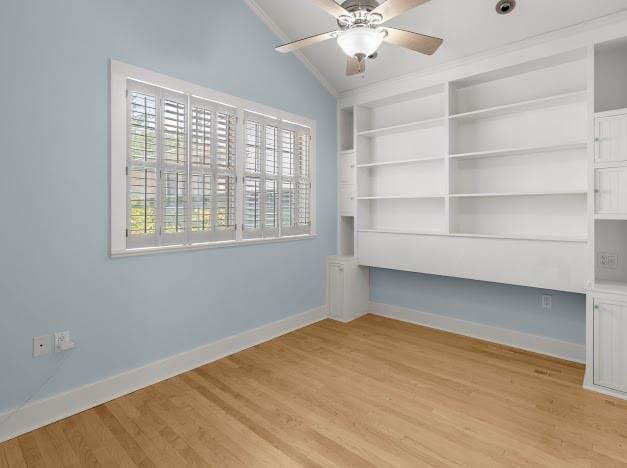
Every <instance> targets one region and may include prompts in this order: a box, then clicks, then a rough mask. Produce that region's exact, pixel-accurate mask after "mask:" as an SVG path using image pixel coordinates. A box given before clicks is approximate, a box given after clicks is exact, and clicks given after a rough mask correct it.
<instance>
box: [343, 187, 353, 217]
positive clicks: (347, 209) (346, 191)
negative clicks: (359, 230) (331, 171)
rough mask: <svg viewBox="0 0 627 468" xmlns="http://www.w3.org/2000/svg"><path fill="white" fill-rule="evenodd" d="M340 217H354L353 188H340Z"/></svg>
mask: <svg viewBox="0 0 627 468" xmlns="http://www.w3.org/2000/svg"><path fill="white" fill-rule="evenodd" d="M340 215H341V216H355V186H354V185H342V186H340Z"/></svg>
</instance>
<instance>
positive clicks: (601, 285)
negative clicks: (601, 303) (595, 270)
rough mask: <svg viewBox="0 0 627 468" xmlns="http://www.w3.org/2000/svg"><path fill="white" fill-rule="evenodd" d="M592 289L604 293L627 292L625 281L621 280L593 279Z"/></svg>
mask: <svg viewBox="0 0 627 468" xmlns="http://www.w3.org/2000/svg"><path fill="white" fill-rule="evenodd" d="M592 290H593V291H597V292H605V293H615V294H627V283H625V282H622V281H595V282H594V285H593V286H592Z"/></svg>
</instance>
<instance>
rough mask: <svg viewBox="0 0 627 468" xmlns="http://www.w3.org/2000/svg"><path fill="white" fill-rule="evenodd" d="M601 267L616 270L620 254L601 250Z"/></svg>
mask: <svg viewBox="0 0 627 468" xmlns="http://www.w3.org/2000/svg"><path fill="white" fill-rule="evenodd" d="M599 267H600V268H604V269H606V270H616V269H617V268H618V254H617V253H614V252H600V253H599Z"/></svg>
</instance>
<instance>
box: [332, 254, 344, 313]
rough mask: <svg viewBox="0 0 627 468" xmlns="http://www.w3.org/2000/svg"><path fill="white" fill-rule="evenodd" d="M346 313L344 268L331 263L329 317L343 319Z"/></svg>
mask: <svg viewBox="0 0 627 468" xmlns="http://www.w3.org/2000/svg"><path fill="white" fill-rule="evenodd" d="M343 313H344V267H343V265H341V264H338V263H329V315H330V316H331V317H335V318H341V317H342V316H343Z"/></svg>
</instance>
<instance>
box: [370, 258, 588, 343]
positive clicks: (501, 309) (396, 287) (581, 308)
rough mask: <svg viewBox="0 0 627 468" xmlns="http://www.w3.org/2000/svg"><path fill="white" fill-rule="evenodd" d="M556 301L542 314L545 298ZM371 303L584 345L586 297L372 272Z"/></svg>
mask: <svg viewBox="0 0 627 468" xmlns="http://www.w3.org/2000/svg"><path fill="white" fill-rule="evenodd" d="M543 294H549V295H551V296H552V297H553V308H552V310H543V309H542V302H541V301H542V295H543ZM370 300H371V301H373V302H380V303H384V304H390V305H396V306H400V307H406V308H409V309H414V310H419V311H421V312H431V313H434V314H440V315H445V316H448V317H454V318H457V319H462V320H468V321H471V322H478V323H482V324H487V325H493V326H496V327H501V328H508V329H512V330H516V331H520V332H523V333H530V334H533V335H539V336H544V337H548V338H555V339H558V340H563V341H569V342H572V343H578V344H584V343H585V319H586V297H585V296H584V295H583V294H574V293H565V292H559V291H545V290H541V289H534V288H526V287H523V286H512V285H506V284H497V283H488V282H483V281H471V280H465V279H460V278H448V277H444V276H432V275H424V274H419V273H406V272H402V271H394V270H384V269H378V268H371V269H370Z"/></svg>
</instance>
